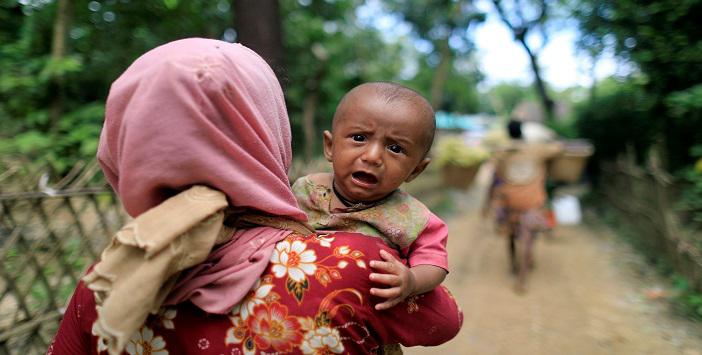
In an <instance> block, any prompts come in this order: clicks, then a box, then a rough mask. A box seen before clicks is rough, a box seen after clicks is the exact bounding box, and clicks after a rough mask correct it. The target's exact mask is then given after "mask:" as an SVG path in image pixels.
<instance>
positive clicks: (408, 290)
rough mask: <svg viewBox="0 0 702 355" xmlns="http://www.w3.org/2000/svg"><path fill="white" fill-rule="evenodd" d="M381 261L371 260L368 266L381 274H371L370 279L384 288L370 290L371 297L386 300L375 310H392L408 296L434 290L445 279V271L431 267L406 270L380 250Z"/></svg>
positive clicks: (396, 260)
mask: <svg viewBox="0 0 702 355" xmlns="http://www.w3.org/2000/svg"><path fill="white" fill-rule="evenodd" d="M380 257H381V258H382V259H383V261H379V260H373V261H371V262H370V266H371V267H372V268H373V269H376V270H380V271H382V272H383V273H372V274H370V279H371V281H373V282H377V283H381V284H383V285H386V286H388V287H386V288H371V290H370V293H371V295H373V296H377V297H382V298H386V299H387V300H386V301H385V302H381V303H378V304H377V305H375V309H377V310H379V311H380V310H384V309H388V308H392V307H394V306H395V305H397V304H398V303H400V302H402V301H404V300H405V299H406V298H407V297H409V296H414V295H418V294H421V293H425V292H429V291H431V290H433V289H434V288H436V286H438V285H439V284H441V282H442V281H444V278H445V277H446V270H444V269H442V268H440V267H438V266H433V265H417V266H414V267H412V268H408V267H407V266H405V264H404V263H402V262H401V261H400V260H398V259H397V258H395V257H394V256H392V255H391V254H390V253H388V252H386V251H384V250H381V251H380Z"/></svg>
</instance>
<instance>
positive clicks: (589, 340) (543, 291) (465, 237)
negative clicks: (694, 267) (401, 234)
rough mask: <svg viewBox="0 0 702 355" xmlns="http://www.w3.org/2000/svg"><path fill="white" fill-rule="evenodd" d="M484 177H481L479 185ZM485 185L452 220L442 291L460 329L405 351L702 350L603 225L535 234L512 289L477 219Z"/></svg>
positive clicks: (694, 332)
mask: <svg viewBox="0 0 702 355" xmlns="http://www.w3.org/2000/svg"><path fill="white" fill-rule="evenodd" d="M485 173H486V172H483V176H481V179H480V180H481V181H482V182H483V184H484V181H485V180H486V179H485V176H484V175H485ZM482 188H483V186H481V185H478V186H475V187H474V188H473V190H471V191H470V192H469V193H467V194H465V196H463V198H464V199H465V200H466V201H463V202H464V205H463V206H461V208H462V209H465V212H464V213H462V214H460V215H457V216H455V217H454V218H452V219H449V228H450V233H451V234H450V238H449V253H450V254H449V256H450V262H451V273H450V274H449V276H448V278H447V285H448V286H449V288H450V289H451V291H453V293H454V296H456V298H457V299H458V301H459V303H460V305H461V307H462V308H463V311H464V314H465V321H464V325H463V329H462V330H461V333H460V334H459V335H458V336H457V337H456V338H455V339H454V340H453V341H451V342H449V343H447V344H445V345H443V346H441V347H438V348H410V349H405V353H406V354H439V353H440V354H687V355H693V354H702V325H700V324H694V323H690V322H687V321H684V320H680V319H677V318H675V316H672V315H671V314H670V311H669V310H668V308H667V306H666V304H665V303H664V301H661V300H658V301H656V300H650V299H648V298H646V296H645V295H646V290H648V289H650V288H653V287H655V286H656V285H657V284H656V282H655V278H654V277H652V276H651V275H649V274H646V275H644V277H642V275H641V274H639V273H637V272H636V270H640V267H639V263H640V262H639V261H638V258H637V257H636V256H635V255H634V254H633V253H632V252H631V251H630V250H629V249H628V248H627V247H626V246H625V245H622V244H621V243H620V242H618V241H617V240H616V239H614V237H613V236H612V235H611V234H610V232H608V231H607V230H606V229H604V228H602V227H592V226H585V225H582V226H577V227H560V228H559V229H557V231H556V235H555V236H554V237H552V238H544V237H541V240H539V242H538V244H537V247H536V269H535V270H534V271H533V272H532V273H531V275H530V276H529V281H528V288H529V290H528V292H527V294H526V295H523V296H519V295H516V294H515V293H513V292H512V282H513V279H512V277H511V275H510V273H509V272H508V267H507V265H508V263H507V253H506V250H505V245H504V243H503V242H504V241H503V240H502V239H501V238H500V237H498V236H497V235H496V234H495V233H494V232H493V231H492V229H491V228H490V224H489V223H485V222H484V221H482V220H481V218H480V216H479V213H478V207H479V201H480V198H481V197H482Z"/></svg>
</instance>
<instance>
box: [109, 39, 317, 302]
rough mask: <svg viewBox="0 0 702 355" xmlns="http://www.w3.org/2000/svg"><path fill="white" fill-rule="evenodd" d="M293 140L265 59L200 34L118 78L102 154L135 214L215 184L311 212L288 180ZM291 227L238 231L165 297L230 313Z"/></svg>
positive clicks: (240, 203) (238, 195)
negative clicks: (194, 188) (193, 188)
mask: <svg viewBox="0 0 702 355" xmlns="http://www.w3.org/2000/svg"><path fill="white" fill-rule="evenodd" d="M290 140H291V138H290V123H289V121H288V115H287V112H286V108H285V101H284V99H283V93H282V90H281V88H280V85H279V83H278V81H277V79H276V77H275V75H274V74H273V71H272V70H271V69H270V67H269V66H268V65H267V64H266V63H265V61H264V60H263V59H262V58H261V57H259V56H258V55H257V54H256V53H254V52H253V51H251V50H250V49H248V48H246V47H244V46H242V45H240V44H231V43H226V42H221V41H216V40H209V39H198V38H191V39H184V40H179V41H175V42H171V43H168V44H165V45H163V46H160V47H158V48H155V49H153V50H151V51H149V52H147V53H146V54H144V55H142V56H141V57H140V58H139V59H137V60H136V61H135V62H134V63H133V64H132V65H131V66H130V67H129V68H128V69H127V70H126V71H125V72H124V74H122V76H120V77H119V78H118V79H117V80H116V81H115V82H114V83H113V84H112V87H111V89H110V95H109V97H108V99H107V105H106V118H105V125H104V127H103V130H102V134H101V136H100V146H99V149H98V159H99V161H100V164H101V165H102V168H103V172H104V173H105V176H106V177H107V179H108V181H109V182H110V184H111V185H112V187H113V188H114V189H115V191H117V193H118V195H119V197H120V199H121V200H122V203H123V204H124V207H125V209H126V210H127V212H128V213H129V214H130V215H132V216H133V217H136V216H138V215H140V214H142V213H143V212H145V211H147V210H148V209H150V208H152V207H155V206H157V205H159V204H160V203H162V202H163V201H164V200H166V199H167V198H169V197H171V196H173V195H175V194H177V193H178V192H180V191H183V190H185V189H187V188H189V187H191V186H193V185H207V186H209V187H211V188H213V189H217V190H219V191H222V192H223V193H225V194H226V196H227V199H228V202H229V204H230V206H234V207H237V208H242V209H255V210H258V211H263V212H266V213H268V214H270V215H275V216H285V217H288V218H290V219H293V220H297V221H306V220H307V217H306V215H305V214H304V212H302V211H301V210H300V209H299V208H298V206H297V202H296V200H295V197H294V196H293V194H292V191H291V189H290V185H289V183H288V177H287V170H288V167H289V166H290V163H291V159H292V158H291V147H290ZM289 233H290V232H289V231H285V230H280V229H276V228H271V227H257V228H251V229H244V230H237V232H236V233H235V234H234V236H233V237H232V238H231V240H230V241H229V242H227V243H225V244H223V245H221V246H218V247H216V249H215V250H213V251H212V252H211V254H210V255H209V256H208V258H207V260H206V261H205V262H203V263H201V264H199V265H196V266H195V267H193V268H191V269H189V270H186V271H185V272H184V273H183V274H182V275H181V278H180V280H179V282H178V284H177V285H176V286H175V288H174V289H173V290H172V292H171V294H170V295H169V297H168V298H167V299H166V301H165V303H166V304H174V303H179V302H182V301H185V300H190V301H192V302H193V303H194V304H196V305H198V306H199V307H200V308H202V309H203V310H205V311H208V312H212V313H226V312H228V311H229V309H230V308H231V307H232V306H233V305H234V303H236V302H238V301H239V300H241V299H242V298H243V297H244V296H245V295H246V293H247V292H248V290H249V289H250V288H251V286H253V284H254V283H255V281H256V280H257V279H258V277H259V276H260V274H261V273H262V272H263V270H264V269H265V267H266V266H267V264H268V261H269V260H270V256H271V254H272V251H273V248H274V245H275V243H276V242H277V241H279V240H281V239H283V238H284V237H285V236H286V235H287V234H289Z"/></svg>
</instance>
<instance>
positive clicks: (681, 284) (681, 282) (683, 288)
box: [673, 275, 702, 320]
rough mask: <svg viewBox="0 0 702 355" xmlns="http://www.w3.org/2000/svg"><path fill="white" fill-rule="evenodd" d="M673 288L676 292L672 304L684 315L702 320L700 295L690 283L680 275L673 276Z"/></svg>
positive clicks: (701, 295) (701, 297)
mask: <svg viewBox="0 0 702 355" xmlns="http://www.w3.org/2000/svg"><path fill="white" fill-rule="evenodd" d="M673 287H674V288H675V291H676V292H675V293H676V296H675V299H674V302H675V303H676V305H677V306H678V308H680V310H681V311H682V312H683V313H684V314H689V315H691V316H692V317H693V318H696V319H698V320H702V293H700V292H698V291H696V290H695V289H694V287H692V285H690V281H689V280H688V279H687V278H685V277H684V276H680V275H673Z"/></svg>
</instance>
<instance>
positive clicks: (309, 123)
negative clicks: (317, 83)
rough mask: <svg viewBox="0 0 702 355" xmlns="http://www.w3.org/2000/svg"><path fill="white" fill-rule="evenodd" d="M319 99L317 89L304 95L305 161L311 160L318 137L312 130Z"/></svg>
mask: <svg viewBox="0 0 702 355" xmlns="http://www.w3.org/2000/svg"><path fill="white" fill-rule="evenodd" d="M318 101H319V90H316V89H314V90H311V91H309V92H308V93H307V95H306V96H305V101H304V104H303V107H302V134H303V135H304V137H305V146H304V156H303V158H304V159H305V161H306V162H309V161H312V156H313V155H314V145H315V142H316V141H318V140H319V139H318V138H319V137H317V135H316V134H315V130H314V115H315V114H316V113H317V104H318Z"/></svg>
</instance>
